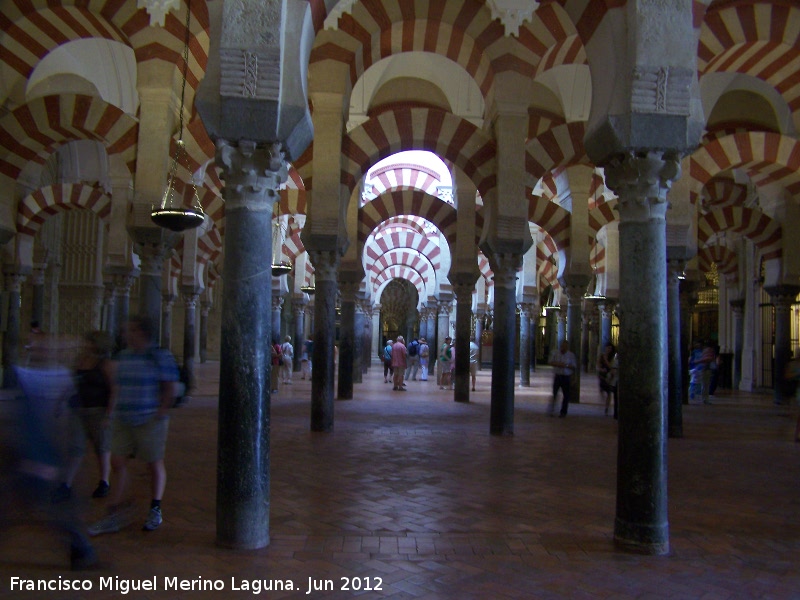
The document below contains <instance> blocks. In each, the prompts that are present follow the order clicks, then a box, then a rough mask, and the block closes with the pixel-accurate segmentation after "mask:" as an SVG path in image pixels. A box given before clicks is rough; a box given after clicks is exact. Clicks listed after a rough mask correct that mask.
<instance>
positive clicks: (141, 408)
mask: <svg viewBox="0 0 800 600" xmlns="http://www.w3.org/2000/svg"><path fill="white" fill-rule="evenodd" d="M153 334H154V324H153V323H152V321H151V320H150V319H149V318H147V317H142V316H138V317H133V318H132V319H130V320H129V321H128V324H127V327H126V330H125V340H126V342H127V348H125V349H124V350H122V351H121V352H120V353H119V354H118V356H117V364H116V375H115V378H114V379H115V385H114V389H113V390H112V393H111V402H110V407H109V411H110V413H111V467H112V469H113V470H114V474H115V475H116V480H117V484H116V485H115V486H114V487H113V488H112V498H111V499H110V501H109V502H110V506H109V514H108V516H107V517H106V518H104V519H101V520H100V521H98V522H97V523H95V524H93V525H92V526H90V527H89V533H90V534H91V535H99V534H101V533H113V532H116V531H119V530H120V529H121V528H122V527H124V526H125V525H127V515H126V514H125V512H123V510H122V499H123V494H124V492H125V488H126V484H127V480H128V469H127V462H128V458H129V457H131V456H134V457H137V458H140V459H141V460H144V461H145V462H147V463H148V465H149V467H150V478H151V490H152V502H151V504H150V512H149V513H148V517H147V520H146V521H145V524H144V527H143V529H144V530H145V531H153V530H154V529H157V528H158V526H159V525H161V521H162V517H161V498H162V496H163V494H164V489H165V487H166V484H167V471H166V467H165V465H164V451H165V449H166V445H167V431H168V429H169V416H168V414H167V411H168V410H169V409H170V408H171V407H172V405H173V403H174V401H175V396H176V393H177V382H178V367H177V365H176V364H175V359H174V358H173V356H172V354H171V353H170V352H169V351H168V350H163V349H159V348H156V347H155V346H154V344H153Z"/></svg>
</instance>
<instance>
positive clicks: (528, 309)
mask: <svg viewBox="0 0 800 600" xmlns="http://www.w3.org/2000/svg"><path fill="white" fill-rule="evenodd" d="M517 306H518V307H519V312H520V315H522V316H523V317H524V318H526V319H532V318H533V317H535V316H536V308H537V306H536V304H535V303H534V302H521V303H520V304H518V305H517Z"/></svg>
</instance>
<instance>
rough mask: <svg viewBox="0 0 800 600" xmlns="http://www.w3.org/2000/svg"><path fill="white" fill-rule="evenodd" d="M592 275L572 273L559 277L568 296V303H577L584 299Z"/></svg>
mask: <svg viewBox="0 0 800 600" xmlns="http://www.w3.org/2000/svg"><path fill="white" fill-rule="evenodd" d="M591 279H592V276H591V275H589V274H585V273H570V274H566V275H564V276H562V277H561V279H559V283H560V284H561V287H562V288H564V293H565V294H566V296H567V303H568V304H575V303H577V302H581V301H582V300H583V297H584V295H585V294H586V287H587V286H588V285H589V281H591Z"/></svg>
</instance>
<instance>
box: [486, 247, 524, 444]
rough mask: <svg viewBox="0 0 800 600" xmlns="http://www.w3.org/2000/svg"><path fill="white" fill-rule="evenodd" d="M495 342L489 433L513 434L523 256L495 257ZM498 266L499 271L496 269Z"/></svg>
mask: <svg viewBox="0 0 800 600" xmlns="http://www.w3.org/2000/svg"><path fill="white" fill-rule="evenodd" d="M493 259H494V263H493V264H492V270H493V271H494V286H495V287H494V319H493V321H492V322H493V328H494V341H493V345H492V350H493V354H492V398H491V408H490V423H489V433H491V434H492V435H513V433H514V343H515V342H516V338H517V332H516V326H517V299H516V293H517V290H516V282H517V270H518V268H519V266H520V265H521V264H522V256H520V255H517V254H507V255H499V256H495V257H493ZM495 267H497V268H495Z"/></svg>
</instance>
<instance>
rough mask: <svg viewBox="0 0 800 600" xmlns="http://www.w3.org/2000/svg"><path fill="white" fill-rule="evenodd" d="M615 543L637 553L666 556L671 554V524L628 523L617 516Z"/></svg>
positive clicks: (623, 548)
mask: <svg viewBox="0 0 800 600" xmlns="http://www.w3.org/2000/svg"><path fill="white" fill-rule="evenodd" d="M614 545H615V546H617V548H619V549H620V550H625V551H628V552H635V553H637V554H650V555H653V556H664V555H665V554H669V525H667V524H664V525H645V524H643V523H628V522H627V521H623V520H622V519H620V518H619V517H617V519H616V520H615V521H614Z"/></svg>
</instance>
